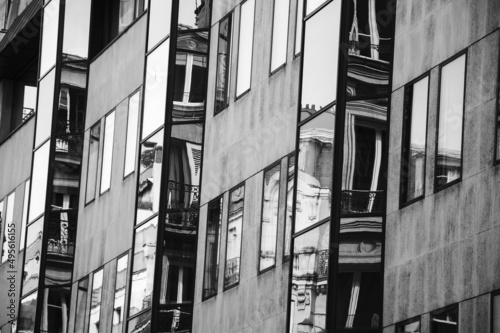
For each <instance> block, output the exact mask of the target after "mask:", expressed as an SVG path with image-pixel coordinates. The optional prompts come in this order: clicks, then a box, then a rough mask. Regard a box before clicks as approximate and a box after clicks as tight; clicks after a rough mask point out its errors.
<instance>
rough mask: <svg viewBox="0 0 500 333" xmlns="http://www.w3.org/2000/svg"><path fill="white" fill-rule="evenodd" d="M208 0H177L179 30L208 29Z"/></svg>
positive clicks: (209, 0)
mask: <svg viewBox="0 0 500 333" xmlns="http://www.w3.org/2000/svg"><path fill="white" fill-rule="evenodd" d="M210 2H211V0H200V1H196V2H195V1H179V20H178V27H177V29H179V30H181V31H182V30H188V29H208V28H209V26H210Z"/></svg>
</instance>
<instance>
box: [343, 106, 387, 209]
mask: <svg viewBox="0 0 500 333" xmlns="http://www.w3.org/2000/svg"><path fill="white" fill-rule="evenodd" d="M386 122H387V99H386V98H382V99H377V100H364V101H352V102H347V106H346V122H345V139H344V140H345V141H344V166H343V179H342V198H341V200H342V202H341V206H342V213H343V214H371V213H380V212H382V211H383V209H384V204H385V183H386V180H385V179H386V174H385V170H387V166H386V163H387V162H386V160H385V158H383V156H386V153H385V152H384V149H385V146H386V145H385V142H386V140H387V133H386V127H387V124H386Z"/></svg>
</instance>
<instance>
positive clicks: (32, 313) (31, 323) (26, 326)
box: [17, 292, 38, 333]
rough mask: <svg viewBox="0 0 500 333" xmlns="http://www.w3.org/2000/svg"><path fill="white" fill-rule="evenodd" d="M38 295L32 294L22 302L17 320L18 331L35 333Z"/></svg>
mask: <svg viewBox="0 0 500 333" xmlns="http://www.w3.org/2000/svg"><path fill="white" fill-rule="evenodd" d="M37 295H38V293H36V292H35V293H32V294H31V295H29V296H26V297H25V298H23V299H22V300H21V307H20V308H19V316H18V318H17V330H18V332H22V333H34V332H35V317H36V303H37V302H36V301H37Z"/></svg>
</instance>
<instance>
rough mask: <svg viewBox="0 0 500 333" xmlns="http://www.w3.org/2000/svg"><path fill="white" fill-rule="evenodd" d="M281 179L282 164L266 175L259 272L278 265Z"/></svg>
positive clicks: (268, 171)
mask: <svg viewBox="0 0 500 333" xmlns="http://www.w3.org/2000/svg"><path fill="white" fill-rule="evenodd" d="M280 178H281V165H280V164H278V165H276V166H274V167H272V168H271V169H269V170H267V171H266V172H265V173H264V192H263V198H262V200H263V202H262V219H261V224H260V227H261V230H260V260H259V271H262V270H265V269H266V268H269V267H272V266H274V265H276V241H277V232H278V208H279V198H280Z"/></svg>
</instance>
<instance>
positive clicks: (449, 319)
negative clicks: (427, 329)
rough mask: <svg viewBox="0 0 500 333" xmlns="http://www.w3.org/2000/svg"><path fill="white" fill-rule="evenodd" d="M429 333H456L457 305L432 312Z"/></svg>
mask: <svg viewBox="0 0 500 333" xmlns="http://www.w3.org/2000/svg"><path fill="white" fill-rule="evenodd" d="M431 333H458V306H456V307H454V308H452V309H448V310H444V311H442V312H439V313H435V314H432V315H431Z"/></svg>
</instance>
